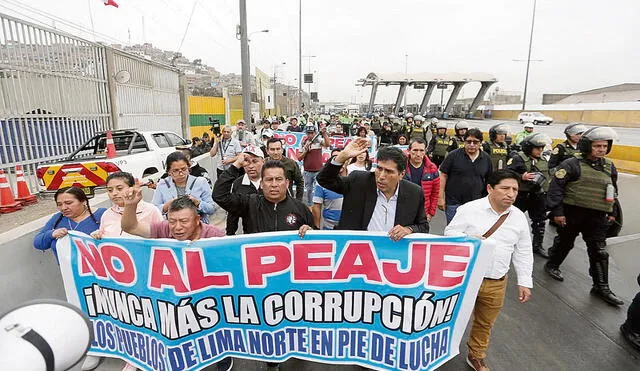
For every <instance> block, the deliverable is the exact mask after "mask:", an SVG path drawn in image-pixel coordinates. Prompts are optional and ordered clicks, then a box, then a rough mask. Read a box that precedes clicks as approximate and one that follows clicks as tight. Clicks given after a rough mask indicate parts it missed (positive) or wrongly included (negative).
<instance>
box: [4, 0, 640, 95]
mask: <svg viewBox="0 0 640 371" xmlns="http://www.w3.org/2000/svg"><path fill="white" fill-rule="evenodd" d="M115 1H116V2H117V3H118V4H119V5H120V6H119V8H114V7H111V6H104V5H103V4H102V0H54V1H51V0H0V12H2V13H6V14H10V15H14V16H16V17H18V18H22V19H25V20H28V21H32V22H34V21H38V22H41V23H44V24H46V25H48V26H51V27H56V28H57V29H60V30H64V31H67V32H70V33H72V34H74V35H77V36H80V37H83V38H85V39H88V40H91V41H94V40H95V41H103V42H107V43H116V42H119V43H122V44H129V43H131V44H137V43H143V42H150V43H152V44H153V45H154V46H156V47H159V48H161V49H165V50H174V51H176V50H178V49H179V51H180V52H182V53H183V55H184V56H186V57H187V58H189V59H191V60H193V59H196V58H201V59H202V60H203V63H206V64H207V65H210V66H213V67H215V68H216V69H217V70H218V71H220V72H221V73H231V72H234V73H240V69H241V66H240V41H238V40H237V39H236V25H237V24H238V23H239V14H240V12H239V0H115ZM246 3H247V19H248V21H247V24H248V30H249V33H252V32H256V31H260V30H265V29H268V30H269V32H268V33H260V32H257V33H254V34H252V35H250V39H251V42H250V54H251V71H252V74H253V73H254V68H255V67H258V68H260V69H261V70H263V71H264V72H266V73H267V74H270V75H272V74H273V73H274V69H275V66H276V65H279V66H278V68H277V78H278V81H281V82H285V83H289V84H292V85H297V81H294V79H296V78H297V77H298V56H299V52H298V40H299V35H298V27H299V26H298V25H299V5H300V2H299V1H297V0H247V2H246ZM533 4H534V3H533V0H446V1H443V0H393V1H389V0H386V1H383V0H367V1H363V0H348V1H347V0H341V1H339V0H322V1H320V0H304V1H302V5H301V6H302V55H303V56H315V57H309V58H307V57H303V63H302V70H303V71H302V72H303V73H307V72H309V71H311V72H314V71H315V78H316V83H315V84H314V85H312V86H311V90H312V91H317V92H318V94H319V98H320V100H321V101H343V102H355V103H362V102H366V101H368V97H369V94H370V91H371V88H370V87H365V88H363V87H357V86H356V81H357V80H358V79H360V78H363V77H365V76H366V75H367V74H368V73H370V72H378V73H385V72H405V70H406V71H407V72H408V73H409V74H411V73H419V72H431V73H447V72H461V73H465V72H485V73H490V74H492V75H494V76H495V77H496V78H497V79H498V81H499V82H498V83H497V84H496V85H495V86H497V87H498V88H499V89H500V90H502V91H509V92H522V91H523V88H524V80H525V71H526V62H523V61H514V59H517V60H524V61H526V59H527V52H528V47H529V36H530V32H531V20H532V14H533ZM638 14H640V1H638V0H609V1H607V2H602V1H594V0H538V1H537V6H536V13H535V27H534V33H533V43H532V52H531V59H532V60H541V61H532V62H531V67H530V72H529V88H528V93H527V95H528V99H527V102H528V103H540V102H541V99H542V94H543V93H573V92H578V91H583V90H589V89H595V88H599V87H603V86H608V85H614V84H620V83H625V82H635V83H638V82H640V68H638V65H639V61H640V47H638V45H640V22H638V21H637V15H638ZM189 20H190V21H189ZM94 32H95V33H94ZM183 40H184V41H183ZM283 62H285V63H286V64H284V65H282V63H283ZM479 85H480V84H479V83H475V84H471V83H470V84H467V86H466V87H465V88H464V90H463V91H462V96H463V97H473V96H474V95H475V94H476V93H477V90H478V88H479ZM303 88H304V89H305V90H306V89H307V85H306V84H305V85H304V86H303ZM422 92H423V91H420V90H413V89H410V90H409V92H408V97H407V102H408V103H419V102H420V100H421V94H422ZM396 94H397V87H396V88H391V87H389V88H380V89H379V91H378V99H377V100H376V103H392V102H393V101H394V100H395V96H396ZM439 99H440V97H439V94H435V93H434V96H433V97H432V101H431V102H432V103H433V102H434V101H436V100H437V101H439ZM445 99H446V95H445Z"/></svg>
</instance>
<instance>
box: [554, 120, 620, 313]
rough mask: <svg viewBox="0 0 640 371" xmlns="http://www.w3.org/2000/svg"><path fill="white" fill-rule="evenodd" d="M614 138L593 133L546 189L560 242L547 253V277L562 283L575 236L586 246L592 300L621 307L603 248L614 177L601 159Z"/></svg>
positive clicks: (605, 130) (602, 130)
mask: <svg viewBox="0 0 640 371" xmlns="http://www.w3.org/2000/svg"><path fill="white" fill-rule="evenodd" d="M616 137H617V135H616V132H615V131H614V130H613V129H611V128H609V127H603V126H599V127H594V128H591V129H589V130H587V131H585V132H584V134H583V135H582V138H580V140H579V141H578V150H579V151H580V153H579V154H577V155H576V156H575V157H573V158H570V159H567V160H565V161H564V162H562V163H561V164H560V165H559V166H558V168H557V170H556V172H555V174H554V176H553V178H552V180H551V185H550V187H549V194H548V198H547V206H548V208H549V210H551V216H552V217H553V218H554V220H555V222H556V224H557V225H559V227H558V236H556V238H555V239H554V240H553V247H552V248H551V249H550V251H549V261H548V262H547V264H546V265H545V266H544V269H545V271H546V272H547V273H548V274H549V275H550V276H551V277H553V278H554V279H556V280H558V281H562V280H564V277H562V273H561V272H560V264H562V262H563V261H564V259H565V258H566V257H567V255H568V254H569V251H571V249H572V248H573V243H574V241H575V239H576V237H577V236H578V234H579V233H582V239H583V240H584V241H585V242H586V244H587V254H588V255H589V274H590V275H591V278H592V280H593V287H592V289H591V294H593V295H596V296H598V297H599V298H601V299H602V300H604V301H605V302H607V303H609V304H611V305H622V304H623V302H622V300H620V299H619V298H618V297H617V296H616V295H615V294H614V293H613V292H612V291H611V289H610V288H609V254H608V253H607V251H606V249H605V247H606V245H607V243H606V233H607V229H608V228H609V225H608V223H609V222H612V221H615V216H614V215H613V214H612V212H613V204H614V201H615V197H616V189H617V184H616V182H617V179H618V171H617V170H616V167H615V166H614V165H613V162H611V161H610V160H609V159H606V158H605V156H606V155H607V154H608V153H609V152H610V151H611V147H612V146H613V140H614V139H615V138H616Z"/></svg>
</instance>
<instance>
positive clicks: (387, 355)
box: [384, 336, 396, 366]
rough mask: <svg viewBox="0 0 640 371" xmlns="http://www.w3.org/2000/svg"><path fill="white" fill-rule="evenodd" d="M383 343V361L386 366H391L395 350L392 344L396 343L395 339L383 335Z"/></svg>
mask: <svg viewBox="0 0 640 371" xmlns="http://www.w3.org/2000/svg"><path fill="white" fill-rule="evenodd" d="M384 338H385V343H384V363H385V364H386V365H388V366H393V365H394V362H393V358H394V357H393V356H394V355H395V352H396V350H395V349H394V347H393V346H394V345H395V344H396V339H395V338H392V337H390V336H385V337H384Z"/></svg>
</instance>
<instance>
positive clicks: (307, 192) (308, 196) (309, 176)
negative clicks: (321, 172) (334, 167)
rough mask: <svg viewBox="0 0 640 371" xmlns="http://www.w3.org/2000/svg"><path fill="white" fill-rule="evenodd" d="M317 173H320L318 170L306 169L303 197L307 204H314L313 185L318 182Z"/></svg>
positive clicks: (303, 175)
mask: <svg viewBox="0 0 640 371" xmlns="http://www.w3.org/2000/svg"><path fill="white" fill-rule="evenodd" d="M316 175H318V171H306V170H305V171H304V173H303V174H302V177H303V178H304V197H302V201H304V203H305V204H306V205H307V206H312V205H313V185H314V184H315V182H316Z"/></svg>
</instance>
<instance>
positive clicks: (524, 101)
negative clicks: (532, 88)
mask: <svg viewBox="0 0 640 371" xmlns="http://www.w3.org/2000/svg"><path fill="white" fill-rule="evenodd" d="M535 22H536V0H533V16H532V17H531V34H530V35H529V55H527V73H526V74H525V77H524V93H523V96H522V110H523V111H524V110H525V105H526V103H527V85H528V84H529V64H531V44H533V26H534V24H535Z"/></svg>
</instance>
